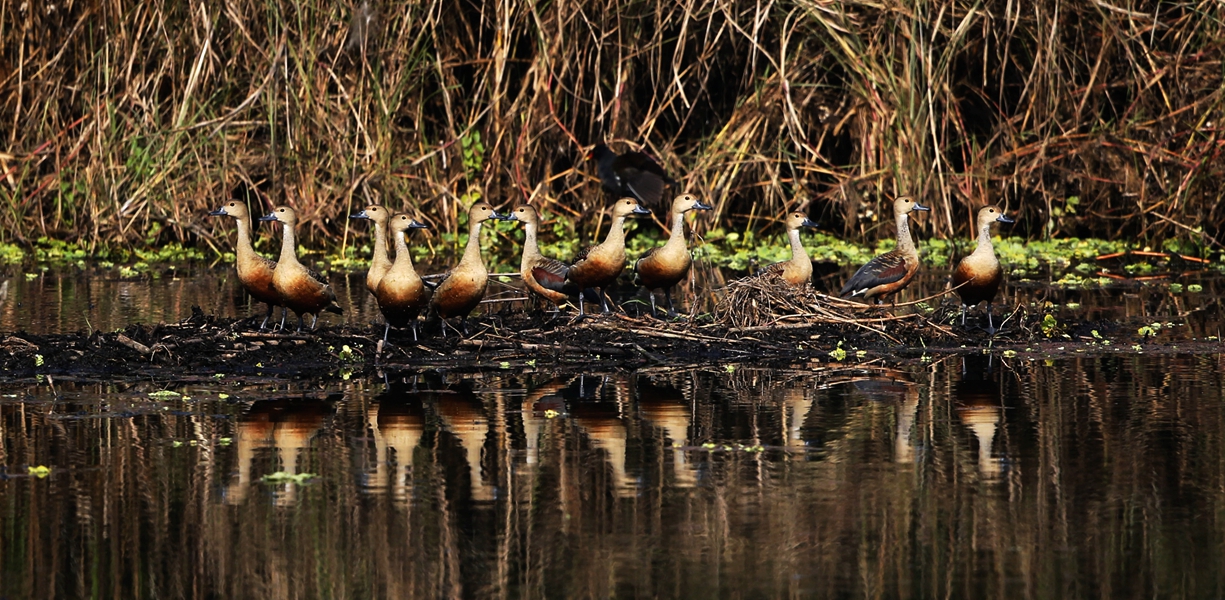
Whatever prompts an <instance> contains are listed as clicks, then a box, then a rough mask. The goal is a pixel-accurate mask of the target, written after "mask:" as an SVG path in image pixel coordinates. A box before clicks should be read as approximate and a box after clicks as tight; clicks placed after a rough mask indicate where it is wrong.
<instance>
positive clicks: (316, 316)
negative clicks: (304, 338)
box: [311, 313, 319, 331]
mask: <svg viewBox="0 0 1225 600" xmlns="http://www.w3.org/2000/svg"><path fill="white" fill-rule="evenodd" d="M318 324H319V313H315V314H313V315H311V331H314V330H315V326H316V325H318Z"/></svg>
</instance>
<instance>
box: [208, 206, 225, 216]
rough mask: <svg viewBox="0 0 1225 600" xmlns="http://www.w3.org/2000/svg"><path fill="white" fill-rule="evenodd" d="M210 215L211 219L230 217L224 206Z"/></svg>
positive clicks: (210, 212)
mask: <svg viewBox="0 0 1225 600" xmlns="http://www.w3.org/2000/svg"><path fill="white" fill-rule="evenodd" d="M208 215H209V216H210V217H228V216H230V213H228V212H225V207H224V206H223V207H221V208H218V209H217V210H214V211H209V213H208Z"/></svg>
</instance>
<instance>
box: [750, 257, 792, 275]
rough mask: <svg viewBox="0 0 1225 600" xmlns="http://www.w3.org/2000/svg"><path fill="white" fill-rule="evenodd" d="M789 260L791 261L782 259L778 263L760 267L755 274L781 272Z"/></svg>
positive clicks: (775, 273)
mask: <svg viewBox="0 0 1225 600" xmlns="http://www.w3.org/2000/svg"><path fill="white" fill-rule="evenodd" d="M788 262H790V261H786V260H782V261H779V262H776V263H770V264H768V265H766V266H764V267H762V268H760V269H757V272H756V273H754V275H757V276H761V275H777V274H781V273H782V272H783V270H784V269H786V267H787V263H788Z"/></svg>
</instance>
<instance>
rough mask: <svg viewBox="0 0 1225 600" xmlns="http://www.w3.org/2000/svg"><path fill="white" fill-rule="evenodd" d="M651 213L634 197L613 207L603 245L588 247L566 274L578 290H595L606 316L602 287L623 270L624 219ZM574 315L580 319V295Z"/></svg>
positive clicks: (625, 199) (606, 302) (606, 304)
mask: <svg viewBox="0 0 1225 600" xmlns="http://www.w3.org/2000/svg"><path fill="white" fill-rule="evenodd" d="M649 214H651V211H649V210H647V209H645V208H643V207H642V205H641V204H639V203H638V200H636V199H634V198H622V199H620V200H617V202H616V204H613V211H612V216H613V220H612V226H611V227H610V228H609V230H608V237H606V238H604V242H603V243H601V244H598V245H596V246H591V247H589V248H587V249H585V250H583V251H582V252H579V254H578V256H577V257H575V259H574V264H573V265H572V266H571V267H570V269H569V270H567V271H566V281H567V282H569V283H572V284H574V288H575V289H578V290H586V289H587V288H596V289H597V290H598V292H599V295H600V305H601V306H602V307H603V309H604V312H605V313H608V297H607V295H606V294H605V293H604V288H606V287H608V286H609V285H612V284H613V282H615V281H616V280H617V277H618V276H620V275H621V271H624V270H625V219H626V217H629V216H630V215H649ZM578 314H579V316H580V317H581V316H583V314H584V313H583V298H582V295H581V294H580V296H579V303H578Z"/></svg>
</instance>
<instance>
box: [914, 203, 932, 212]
mask: <svg viewBox="0 0 1225 600" xmlns="http://www.w3.org/2000/svg"><path fill="white" fill-rule="evenodd" d="M931 209H932V208H931V207H930V206H923V205H922V204H919V203H918V202H915V203H914V210H922V211H929V210H931Z"/></svg>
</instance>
